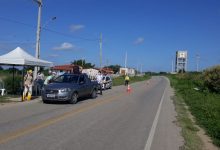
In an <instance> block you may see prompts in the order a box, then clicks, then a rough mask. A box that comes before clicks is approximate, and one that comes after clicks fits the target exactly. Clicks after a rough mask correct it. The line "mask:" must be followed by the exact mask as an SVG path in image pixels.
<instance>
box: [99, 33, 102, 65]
mask: <svg viewBox="0 0 220 150" xmlns="http://www.w3.org/2000/svg"><path fill="white" fill-rule="evenodd" d="M99 45H100V69H102V33H101V34H100V41H99Z"/></svg>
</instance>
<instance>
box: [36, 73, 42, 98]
mask: <svg viewBox="0 0 220 150" xmlns="http://www.w3.org/2000/svg"><path fill="white" fill-rule="evenodd" d="M35 84H36V90H37V91H38V92H37V93H39V94H40V93H41V89H42V88H43V86H44V74H43V73H42V71H41V70H39V71H38V73H37V77H36V80H35Z"/></svg>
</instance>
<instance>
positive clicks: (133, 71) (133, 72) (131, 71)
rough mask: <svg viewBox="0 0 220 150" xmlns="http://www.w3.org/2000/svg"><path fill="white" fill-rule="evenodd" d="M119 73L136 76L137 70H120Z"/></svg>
mask: <svg viewBox="0 0 220 150" xmlns="http://www.w3.org/2000/svg"><path fill="white" fill-rule="evenodd" d="M119 73H120V74H121V75H126V74H127V75H129V76H134V75H135V70H134V69H133V68H120V70H119Z"/></svg>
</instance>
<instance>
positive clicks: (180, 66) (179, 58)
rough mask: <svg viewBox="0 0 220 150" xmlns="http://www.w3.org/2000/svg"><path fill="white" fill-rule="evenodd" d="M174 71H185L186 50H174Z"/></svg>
mask: <svg viewBox="0 0 220 150" xmlns="http://www.w3.org/2000/svg"><path fill="white" fill-rule="evenodd" d="M175 71H176V72H185V71H187V51H177V52H176V63H175Z"/></svg>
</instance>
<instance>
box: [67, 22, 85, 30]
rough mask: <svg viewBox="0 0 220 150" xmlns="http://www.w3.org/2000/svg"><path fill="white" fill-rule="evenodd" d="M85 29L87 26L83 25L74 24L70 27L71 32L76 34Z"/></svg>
mask: <svg viewBox="0 0 220 150" xmlns="http://www.w3.org/2000/svg"><path fill="white" fill-rule="evenodd" d="M84 28H85V26H84V25H82V24H73V25H71V26H70V31H71V32H76V31H79V30H82V29H84Z"/></svg>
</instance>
